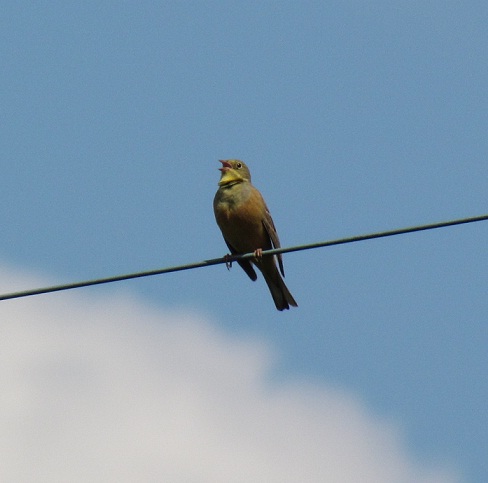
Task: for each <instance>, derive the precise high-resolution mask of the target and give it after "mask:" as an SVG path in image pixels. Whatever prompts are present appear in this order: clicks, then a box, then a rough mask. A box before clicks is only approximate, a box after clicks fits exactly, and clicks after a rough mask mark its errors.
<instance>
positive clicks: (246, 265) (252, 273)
mask: <svg viewBox="0 0 488 483" xmlns="http://www.w3.org/2000/svg"><path fill="white" fill-rule="evenodd" d="M224 240H225V243H226V244H227V246H228V247H229V250H230V253H232V254H233V255H235V254H236V253H237V251H236V250H235V249H234V247H233V246H232V245H231V244H230V243H229V242H228V241H227V240H226V239H225V238H224ZM237 263H238V264H239V265H240V267H241V268H242V269H243V270H244V271H245V272H246V273H247V275H248V277H249V278H250V279H251V280H252V281H253V282H255V281H256V280H257V278H258V276H257V275H256V272H255V271H254V268H253V267H252V265H251V262H250V261H249V260H237Z"/></svg>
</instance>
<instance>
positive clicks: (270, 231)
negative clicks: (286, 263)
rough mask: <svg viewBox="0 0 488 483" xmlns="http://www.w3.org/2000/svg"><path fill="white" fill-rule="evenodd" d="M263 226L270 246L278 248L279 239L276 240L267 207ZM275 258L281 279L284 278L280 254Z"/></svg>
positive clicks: (275, 233)
mask: <svg viewBox="0 0 488 483" xmlns="http://www.w3.org/2000/svg"><path fill="white" fill-rule="evenodd" d="M263 225H264V228H265V229H266V232H267V233H268V236H269V239H270V240H271V244H272V245H273V247H274V248H280V247H281V245H280V239H279V238H278V233H277V231H276V228H275V226H274V223H273V218H271V214H270V212H269V210H268V207H267V206H266V213H265V215H264V218H263ZM276 258H277V259H278V265H279V267H280V272H281V275H283V277H284V276H285V269H284V268H283V258H282V256H281V253H279V254H278V255H276Z"/></svg>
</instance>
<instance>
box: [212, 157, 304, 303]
mask: <svg viewBox="0 0 488 483" xmlns="http://www.w3.org/2000/svg"><path fill="white" fill-rule="evenodd" d="M220 163H222V167H221V168H219V170H220V172H221V176H220V181H219V183H218V184H219V188H218V190H217V193H216V194H215V197H214V201H213V208H214V214H215V220H216V221H217V225H218V226H219V228H220V231H221V232H222V235H223V237H224V241H225V243H226V244H227V247H228V248H229V250H230V252H231V254H233V255H236V254H243V253H254V258H252V259H247V260H238V261H237V263H238V264H239V265H240V266H241V268H242V269H243V270H244V272H246V274H247V275H248V276H249V278H250V279H251V280H252V281H253V282H254V281H256V279H257V275H256V271H255V270H254V267H253V265H254V266H256V267H257V268H258V269H259V270H260V271H261V273H262V275H263V277H264V280H265V281H266V284H267V285H268V288H269V291H270V292H271V296H272V297H273V301H274V303H275V305H276V308H277V309H278V310H280V311H281V310H288V309H289V308H290V305H291V306H292V307H298V304H297V303H296V301H295V299H294V298H293V296H292V294H291V293H290V291H289V290H288V288H287V286H286V285H285V282H284V281H283V279H282V278H281V276H280V273H279V272H278V267H277V266H276V260H277V261H278V266H279V268H280V272H281V275H283V277H284V276H285V271H284V269H283V259H282V256H281V254H278V255H276V256H274V255H273V256H265V257H263V256H262V252H263V250H270V249H272V248H280V240H279V238H278V233H277V232H276V228H275V225H274V223H273V219H272V218H271V215H270V212H269V210H268V207H267V206H266V203H265V201H264V198H263V196H262V195H261V193H260V192H259V191H258V190H257V189H256V188H255V187H254V186H253V185H252V183H251V173H250V171H249V168H248V167H247V165H246V164H245V163H244V162H243V161H240V160H239V159H228V160H220Z"/></svg>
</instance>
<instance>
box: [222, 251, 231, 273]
mask: <svg viewBox="0 0 488 483" xmlns="http://www.w3.org/2000/svg"><path fill="white" fill-rule="evenodd" d="M224 260H225V266H226V267H227V270H230V269H231V268H232V255H231V254H230V253H227V255H224Z"/></svg>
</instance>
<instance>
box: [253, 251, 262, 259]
mask: <svg viewBox="0 0 488 483" xmlns="http://www.w3.org/2000/svg"><path fill="white" fill-rule="evenodd" d="M254 258H257V259H258V260H261V258H263V249H262V248H256V250H254Z"/></svg>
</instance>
